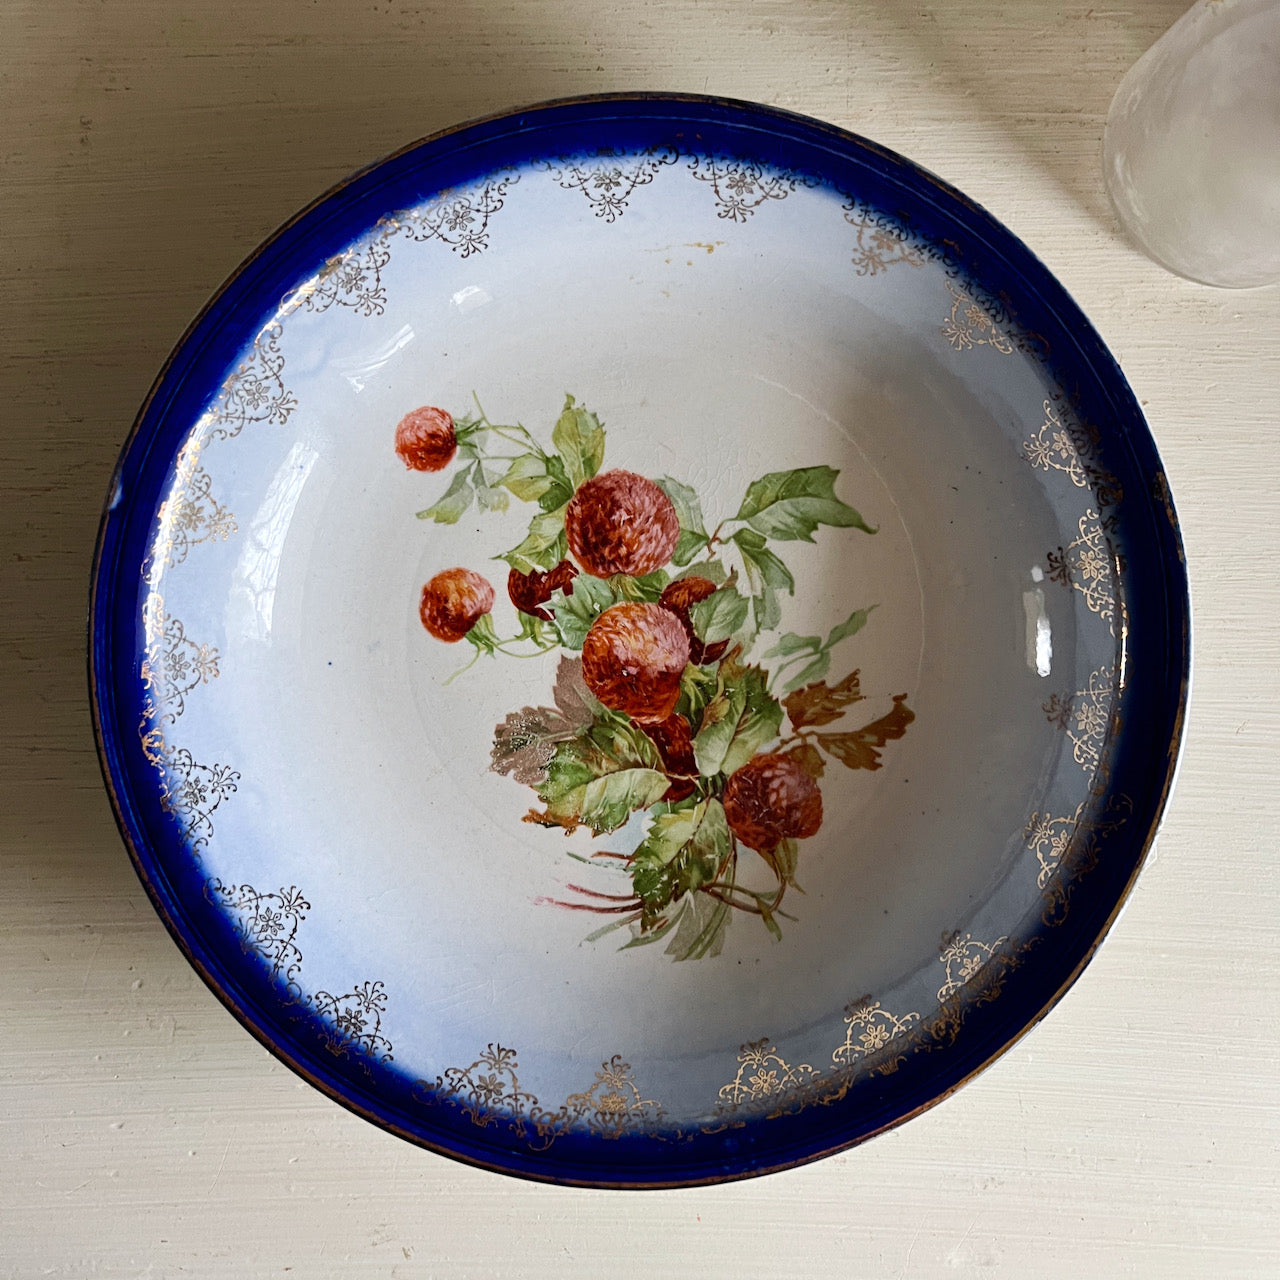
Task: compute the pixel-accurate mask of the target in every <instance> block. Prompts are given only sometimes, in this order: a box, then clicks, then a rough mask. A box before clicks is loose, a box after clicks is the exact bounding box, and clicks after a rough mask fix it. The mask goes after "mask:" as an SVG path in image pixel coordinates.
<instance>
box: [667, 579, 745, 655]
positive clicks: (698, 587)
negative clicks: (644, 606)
mask: <svg viewBox="0 0 1280 1280" xmlns="http://www.w3.org/2000/svg"><path fill="white" fill-rule="evenodd" d="M715 590H716V584H715V583H714V582H712V581H711V580H710V579H709V578H698V577H691V578H681V579H680V580H679V581H678V582H672V583H670V584H669V585H668V586H667V587H666V588H664V590H663V592H662V595H661V596H660V597H659V599H658V603H659V604H660V605H661V606H662V607H663V608H664V609H670V610H671V612H672V613H674V614H675V615H676V617H677V618H679V619H680V621H681V622H682V623H684V629H685V631H687V632H688V633H689V661H690V662H692V663H693V665H694V666H695V667H701V666H705V665H706V664H708V663H711V662H719V661H720V659H721V658H723V657H724V652H725V650H726V649H727V648H728V647H729V642H728V640H718V641H716V643H715V644H703V643H702V641H701V640H699V639H698V637H697V636H696V635H694V632H693V623H692V622H691V621H690V619H689V609H690V607H691V606H693V605H695V604H697V603H698V601H699V600H705V599H706V598H707V597H708V596H709V595H714V594H715Z"/></svg>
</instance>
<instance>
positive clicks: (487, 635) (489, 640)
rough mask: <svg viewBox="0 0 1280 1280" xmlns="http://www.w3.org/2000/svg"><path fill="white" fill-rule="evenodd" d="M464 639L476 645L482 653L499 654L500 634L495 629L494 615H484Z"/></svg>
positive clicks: (476, 621) (477, 620)
mask: <svg viewBox="0 0 1280 1280" xmlns="http://www.w3.org/2000/svg"><path fill="white" fill-rule="evenodd" d="M463 639H464V640H466V641H467V642H468V643H469V644H473V645H475V647H476V648H477V649H479V650H480V652H481V653H497V651H498V633H497V632H496V631H495V630H494V629H493V615H492V614H488V613H482V614H481V615H480V616H479V617H478V618H477V619H476V620H475V622H474V623H473V624H472V627H471V630H470V631H468V632H467V633H466V635H465V636H463Z"/></svg>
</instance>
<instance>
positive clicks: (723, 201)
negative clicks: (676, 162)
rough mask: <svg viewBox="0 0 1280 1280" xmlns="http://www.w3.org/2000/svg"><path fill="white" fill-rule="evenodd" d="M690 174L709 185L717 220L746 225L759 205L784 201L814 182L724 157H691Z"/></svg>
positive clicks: (792, 174) (784, 171)
mask: <svg viewBox="0 0 1280 1280" xmlns="http://www.w3.org/2000/svg"><path fill="white" fill-rule="evenodd" d="M689 172H690V173H691V174H692V175H693V176H694V177H695V178H697V180H698V181H699V182H706V183H709V184H710V186H711V191H712V194H713V195H714V197H715V202H716V217H717V218H726V219H728V220H729V221H730V222H746V220H747V219H748V218H749V217H750V216H751V215H752V214H753V213H755V211H756V210H757V209H758V208H760V206H761V205H762V204H766V203H767V202H768V201H770V200H785V199H786V198H787V196H789V195H790V194H791V193H792V192H793V191H795V189H796V187H797V186H806V187H812V186H815V185H816V183H815V181H814V179H812V178H809V177H806V176H804V175H802V174H795V173H791V172H789V171H787V170H780V169H770V168H768V167H767V166H765V165H761V164H753V163H751V162H750V161H747V160H734V159H731V158H729V157H726V156H692V157H690V160H689Z"/></svg>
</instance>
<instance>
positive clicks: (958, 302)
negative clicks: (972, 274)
mask: <svg viewBox="0 0 1280 1280" xmlns="http://www.w3.org/2000/svg"><path fill="white" fill-rule="evenodd" d="M946 283H947V292H948V293H949V294H950V295H951V313H950V315H948V316H947V318H946V319H945V320H944V321H943V322H942V336H943V337H944V338H946V340H947V341H948V342H949V343H950V344H951V346H952V348H953V349H954V350H956V351H972V350H973V349H974V348H975V347H990V348H991V349H992V350H993V351H998V352H999V353H1000V354H1001V355H1003V356H1009V355H1012V354H1013V352H1014V343H1013V341H1012V339H1010V338H1009V336H1008V334H1006V333H1005V332H1004V331H1003V329H1002V328H1001V325H1000V323H999V321H1000V320H1002V319H1006V318H1007V313H1006V312H1005V311H1004V308H1002V307H1000V308H997V307H993V306H992V305H991V304H990V302H989V301H988V300H987V299H983V300H981V301H979V299H978V298H976V297H975V296H974V293H976V292H977V291H976V290H974V291H973V292H970V291H969V290H968V289H962V288H961V287H960V286H959V285H957V284H956V283H955V282H954V281H952V280H948V281H947V282H946Z"/></svg>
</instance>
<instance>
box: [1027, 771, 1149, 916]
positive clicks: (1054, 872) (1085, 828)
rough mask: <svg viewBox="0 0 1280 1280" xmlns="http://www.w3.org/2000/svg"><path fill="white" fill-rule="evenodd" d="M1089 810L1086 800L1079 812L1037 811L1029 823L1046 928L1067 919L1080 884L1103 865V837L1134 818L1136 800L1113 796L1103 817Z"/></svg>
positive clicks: (1029, 837) (1029, 846)
mask: <svg viewBox="0 0 1280 1280" xmlns="http://www.w3.org/2000/svg"><path fill="white" fill-rule="evenodd" d="M1089 807H1090V802H1089V801H1083V802H1082V803H1080V804H1079V805H1077V806H1076V811H1075V813H1073V814H1071V815H1070V816H1068V817H1061V818H1058V817H1054V816H1053V815H1051V814H1048V813H1039V812H1037V813H1033V814H1032V815H1031V818H1030V819H1029V821H1028V822H1027V826H1026V832H1025V835H1026V842H1027V848H1028V849H1029V850H1030V851H1031V852H1033V853H1034V854H1035V855H1036V861H1037V862H1038V863H1039V866H1040V872H1039V874H1038V875H1037V877H1036V885H1037V886H1038V887H1039V889H1040V891H1041V893H1042V894H1043V895H1044V900H1045V906H1044V911H1043V912H1042V913H1041V919H1042V920H1043V922H1044V923H1045V924H1046V925H1051V926H1052V925H1058V924H1061V923H1062V922H1063V920H1065V919H1066V917H1067V909H1068V906H1069V904H1070V899H1071V894H1072V892H1073V891H1074V889H1075V886H1076V884H1077V883H1078V882H1079V880H1080V879H1081V878H1082V877H1083V876H1085V875H1087V874H1088V873H1089V872H1090V871H1092V870H1093V869H1094V868H1095V867H1097V865H1098V863H1099V860H1100V845H1101V842H1102V839H1103V837H1105V836H1108V835H1110V834H1111V833H1112V832H1115V831H1118V830H1119V829H1120V828H1121V827H1123V826H1124V825H1125V824H1126V823H1127V822H1128V821H1129V819H1130V817H1131V816H1132V815H1133V801H1132V800H1131V799H1130V798H1129V797H1128V796H1126V795H1114V796H1111V797H1109V798H1108V800H1107V804H1106V807H1105V809H1104V810H1103V811H1102V812H1101V813H1100V814H1099V813H1090V812H1089Z"/></svg>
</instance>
